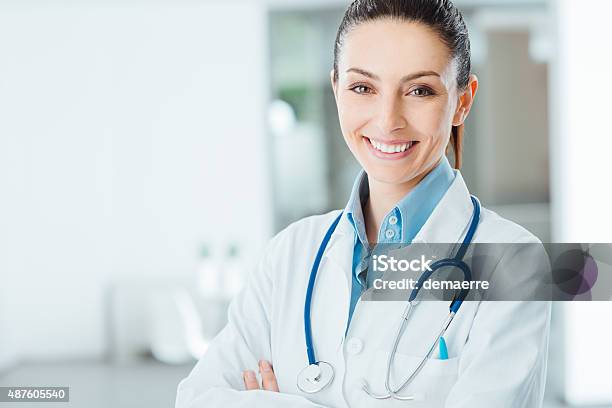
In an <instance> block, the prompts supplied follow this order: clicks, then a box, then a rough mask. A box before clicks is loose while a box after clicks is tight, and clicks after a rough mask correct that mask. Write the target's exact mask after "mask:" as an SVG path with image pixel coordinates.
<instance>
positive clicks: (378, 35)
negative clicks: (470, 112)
mask: <svg viewBox="0 0 612 408" xmlns="http://www.w3.org/2000/svg"><path fill="white" fill-rule="evenodd" d="M450 62H451V61H450V51H449V49H448V47H447V46H446V45H445V44H444V42H443V41H442V39H441V38H440V36H439V35H438V34H437V33H436V32H435V31H433V30H432V29H431V28H429V27H428V26H426V25H424V24H422V23H417V22H411V21H398V20H392V19H379V20H374V21H369V22H366V23H361V24H359V25H357V26H355V27H353V28H351V29H350V30H349V31H348V33H347V34H346V36H345V37H344V42H343V45H342V50H341V52H340V55H339V60H338V70H339V71H340V73H342V72H344V71H345V70H346V69H348V68H350V67H359V68H362V69H365V70H367V71H370V72H372V73H375V74H376V75H378V76H380V77H381V78H385V77H386V78H396V77H397V78H400V77H402V76H404V75H406V74H410V73H412V72H417V71H436V72H438V73H440V75H442V76H448V75H449V74H451V71H452V69H453V67H452V65H454V64H451V63H450Z"/></svg>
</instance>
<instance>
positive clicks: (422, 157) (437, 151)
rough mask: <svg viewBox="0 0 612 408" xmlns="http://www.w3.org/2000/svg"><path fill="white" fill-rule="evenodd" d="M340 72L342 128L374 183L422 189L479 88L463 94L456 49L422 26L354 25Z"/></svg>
mask: <svg viewBox="0 0 612 408" xmlns="http://www.w3.org/2000/svg"><path fill="white" fill-rule="evenodd" d="M337 66H338V79H337V81H335V80H334V75H333V71H332V86H333V88H334V95H335V97H336V104H337V107H338V117H339V120H340V127H341V129H342V134H343V136H344V139H345V141H346V143H347V145H348V147H349V149H350V150H351V152H352V153H353V155H354V156H355V158H356V159H357V161H359V163H360V164H361V165H362V167H363V168H364V169H365V170H366V172H367V174H368V177H369V179H370V180H371V181H377V182H382V183H390V184H400V183H403V184H405V183H411V184H416V183H418V181H420V179H421V178H422V177H424V176H425V175H426V174H427V173H428V172H429V171H430V170H431V169H432V168H433V167H434V166H435V165H436V164H437V163H438V162H439V160H440V158H441V157H442V155H443V154H444V153H445V150H446V146H447V144H448V141H449V138H450V134H451V129H452V126H453V125H455V126H458V125H460V124H462V123H463V120H465V117H466V116H467V113H468V112H469V108H470V106H471V102H472V97H473V93H474V92H475V89H476V87H475V86H473V91H474V92H472V93H471V94H470V93H469V92H459V91H458V89H457V80H456V78H457V68H456V64H455V63H454V61H453V60H452V58H451V55H450V50H449V49H448V47H447V46H446V45H445V44H444V43H443V42H442V40H441V39H440V37H439V36H438V34H437V33H435V32H434V31H432V30H431V29H430V28H428V27H427V26H425V25H423V24H421V23H416V22H406V21H396V20H390V19H379V20H375V21H371V22H367V23H362V24H359V25H358V26H356V27H353V28H352V29H351V30H350V31H349V32H348V33H347V35H346V36H345V37H344V41H343V46H342V51H341V53H340V55H339V58H338V65H337ZM474 81H475V77H473V78H471V81H470V86H468V88H471V87H472V83H473V82H474ZM465 94H467V96H466V95H465Z"/></svg>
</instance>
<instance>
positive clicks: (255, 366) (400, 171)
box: [176, 0, 550, 408]
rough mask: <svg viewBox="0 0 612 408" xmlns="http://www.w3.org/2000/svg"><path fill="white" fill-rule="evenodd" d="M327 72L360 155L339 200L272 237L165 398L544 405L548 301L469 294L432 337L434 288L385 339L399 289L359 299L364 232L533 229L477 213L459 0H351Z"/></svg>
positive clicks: (367, 243) (511, 238)
mask: <svg viewBox="0 0 612 408" xmlns="http://www.w3.org/2000/svg"><path fill="white" fill-rule="evenodd" d="M331 83H332V87H333V91H334V95H335V99H336V104H337V107H338V116H339V120H340V125H341V129H342V134H343V136H344V139H345V141H346V144H347V146H348V148H349V149H350V150H351V152H352V153H353V155H354V156H355V158H356V159H357V160H358V161H359V163H360V164H361V166H362V167H363V171H362V172H361V173H360V174H359V175H358V177H357V179H356V180H355V183H354V187H353V191H352V194H351V196H350V198H349V200H348V203H347V205H346V208H345V209H344V210H343V211H333V212H331V213H329V214H324V215H318V216H313V217H308V218H305V219H303V220H300V221H298V222H296V223H294V224H292V225H290V226H289V227H287V228H286V229H285V230H284V231H282V232H280V233H279V234H278V235H277V236H276V237H274V238H273V239H272V240H271V241H270V243H269V244H268V245H267V248H266V250H265V252H264V254H263V257H262V259H261V261H260V263H259V265H258V267H257V269H256V270H255V271H254V272H253V273H252V274H251V275H250V277H249V281H248V284H247V286H246V287H245V289H244V290H243V291H242V293H241V294H240V295H239V296H238V297H237V298H236V299H234V300H233V302H232V303H231V305H230V308H229V312H228V324H227V326H226V327H225V328H224V329H223V330H222V331H221V332H220V333H219V335H218V336H217V337H216V338H215V339H214V340H213V342H212V343H211V345H210V347H209V349H208V351H207V353H206V354H205V355H204V357H203V358H202V359H201V360H200V361H199V362H198V363H197V364H196V366H195V368H194V369H193V371H192V372H191V373H190V375H189V376H188V377H187V378H185V379H184V380H183V381H181V383H180V384H179V387H178V394H177V398H176V407H177V408H187V407H192V408H204V407H227V408H230V407H259V406H261V407H304V408H312V407H347V406H350V407H391V406H401V407H429V408H433V407H456V408H459V407H465V408H467V407H470V408H476V407H483V408H484V407H487V408H490V407H496V408H499V407H528V408H533V407H539V406H541V404H542V398H543V393H544V383H545V373H546V355H547V347H548V328H549V321H550V302H518V301H511V302H478V301H466V302H464V303H463V305H461V308H460V310H459V311H458V312H457V314H456V317H455V318H454V320H453V321H452V323H451V324H450V325H449V326H448V329H447V330H446V332H445V333H444V337H443V338H444V341H445V345H446V347H445V350H444V352H442V351H441V348H439V347H437V346H438V345H439V344H440V340H438V335H439V334H440V333H439V332H440V325H441V324H442V322H444V321H445V319H446V318H447V316H448V315H449V305H448V303H447V302H437V301H429V302H420V304H419V305H418V306H416V307H415V310H414V312H413V313H412V314H411V316H410V319H409V320H407V323H406V326H405V330H404V331H403V333H402V335H401V336H400V337H399V341H397V342H396V341H395V339H396V338H397V337H396V334H397V327H398V322H399V321H401V320H402V316H403V313H404V310H405V302H395V301H385V302H375V301H363V299H360V295H361V293H362V292H363V291H365V290H367V289H368V288H370V287H371V285H372V278H371V276H370V275H371V274H370V273H368V271H367V270H364V268H363V264H364V263H363V260H364V259H365V257H366V256H367V254H369V253H370V252H371V250H372V247H373V246H374V244H375V243H389V242H390V243H411V242H412V243H415V242H425V243H429V242H441V243H448V242H462V241H463V240H464V239H465V236H466V234H467V233H466V230H469V227H470V226H471V224H475V227H476V229H475V231H473V232H474V234H473V237H472V239H471V242H508V243H514V242H531V243H538V242H539V241H538V240H537V238H535V237H534V236H533V235H532V234H530V233H529V232H528V231H527V230H525V229H524V228H522V227H520V226H518V225H516V224H514V223H512V222H510V221H508V220H505V219H503V218H501V217H500V216H499V215H497V214H496V213H494V212H492V211H489V210H487V209H485V208H482V209H481V210H480V214H479V216H477V214H476V207H477V206H479V204H478V203H477V201H476V200H472V199H471V196H470V194H469V191H468V189H467V187H466V185H465V183H464V181H463V178H462V176H461V173H460V172H459V170H458V168H459V167H460V163H461V145H462V134H463V123H464V121H465V119H466V117H467V116H468V113H469V112H470V108H471V106H472V103H473V101H474V96H475V94H476V90H477V89H478V80H477V78H476V77H475V76H474V75H472V74H471V73H470V45H469V38H468V33H467V29H466V26H465V23H464V21H463V18H462V16H461V13H460V12H459V11H458V10H457V8H456V7H455V6H454V5H453V4H452V3H451V1H450V0H356V1H354V2H353V3H352V4H351V5H350V6H349V7H348V9H347V10H346V13H345V15H344V18H343V20H342V22H341V25H340V27H339V30H338V35H337V39H336V43H335V47H334V65H333V70H332V71H331ZM447 146H452V147H453V149H454V167H455V169H453V168H451V167H450V164H449V162H448V160H447V159H446V156H445V152H446V150H447ZM517 165H520V163H519V160H517ZM475 217H476V218H475ZM474 219H476V222H475V223H474ZM326 235H328V236H327V237H326ZM323 240H326V241H327V242H325V243H324V245H322V241H323ZM318 252H321V254H320V255H321V256H320V257H317V254H318ZM510 255H511V256H510ZM510 255H509V256H506V257H505V258H506V259H515V260H516V268H507V269H506V270H505V273H508V270H516V271H521V272H517V273H522V274H525V273H528V272H524V270H525V268H527V267H528V265H521V264H520V259H521V254H510ZM316 258H318V266H317V267H316V268H313V262H315V259H316ZM523 259H524V258H523ZM313 269H316V272H317V274H316V275H315V277H316V279H315V280H314V285H313V286H312V287H311V285H309V282H310V280H311V277H312V270H313ZM522 276H523V275H522ZM311 283H312V282H311ZM307 292H308V293H309V295H310V299H309V302H308V303H305V298H306V293H307ZM307 314H308V315H309V316H306V315H307ZM307 326H308V327H307ZM305 338H307V339H309V340H307V341H309V342H310V344H308V346H309V347H308V352H307V347H306V344H305ZM432 342H434V345H435V346H436V347H432ZM430 351H431V352H430ZM442 354H444V355H442ZM390 355H392V359H391V360H392V361H391V364H390V365H389V356H390ZM313 363H314V364H313ZM413 374H414V375H413ZM406 380H408V381H406Z"/></svg>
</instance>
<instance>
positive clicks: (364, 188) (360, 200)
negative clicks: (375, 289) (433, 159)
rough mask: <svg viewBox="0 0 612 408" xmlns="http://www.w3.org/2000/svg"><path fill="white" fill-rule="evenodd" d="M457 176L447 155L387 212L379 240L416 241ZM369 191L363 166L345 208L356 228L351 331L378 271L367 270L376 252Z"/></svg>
mask: <svg viewBox="0 0 612 408" xmlns="http://www.w3.org/2000/svg"><path fill="white" fill-rule="evenodd" d="M454 179H455V172H454V171H453V169H452V167H451V166H450V163H449V162H448V159H447V158H446V156H443V157H442V159H441V160H440V163H438V165H437V166H436V167H435V168H434V169H433V170H432V171H431V172H429V174H427V176H425V177H424V178H423V179H422V180H421V182H420V183H419V184H417V185H416V187H415V188H413V189H412V190H411V191H410V192H409V193H408V194H406V195H405V196H404V197H403V198H402V199H401V200H400V201H399V202H398V203H397V205H396V206H395V207H394V208H393V209H392V210H391V211H389V213H388V214H387V215H386V216H385V218H384V219H383V222H382V224H381V225H380V230H379V231H378V242H377V243H384V244H394V243H404V244H407V243H410V242H412V240H413V239H414V237H415V236H416V234H417V233H418V232H419V230H420V229H421V227H422V226H423V225H424V224H425V222H426V221H427V219H428V218H429V216H430V215H431V213H432V211H433V210H434V208H436V205H438V202H439V201H440V199H441V198H442V196H444V193H446V190H448V188H449V187H450V185H451V184H452V182H453V180H454ZM368 194H369V187H368V176H367V174H366V173H365V171H364V170H361V171H360V172H359V175H358V176H357V178H356V179H355V183H354V184H353V190H352V192H351V196H350V198H349V201H348V203H347V205H346V208H345V210H344V212H345V214H346V216H347V217H348V220H349V221H350V223H351V225H353V228H354V229H355V245H354V250H353V273H352V276H353V279H352V288H351V304H350V307H349V315H348V321H347V324H346V330H347V331H348V327H349V324H350V322H351V317H352V316H353V311H354V310H355V305H356V304H357V300H359V297H360V296H361V293H362V291H364V290H367V289H368V288H370V287H371V286H372V281H373V278H374V274H371V273H370V274H368V273H366V271H365V269H366V267H367V265H368V262H369V256H370V254H371V252H372V251H371V249H370V245H369V243H368V237H367V235H366V229H365V223H364V217H363V206H364V204H365V202H366V200H367V198H368Z"/></svg>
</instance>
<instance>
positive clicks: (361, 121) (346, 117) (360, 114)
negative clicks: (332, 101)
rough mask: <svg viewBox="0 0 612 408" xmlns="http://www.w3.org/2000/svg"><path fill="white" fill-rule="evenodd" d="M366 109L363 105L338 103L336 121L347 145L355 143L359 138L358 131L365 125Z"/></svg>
mask: <svg viewBox="0 0 612 408" xmlns="http://www.w3.org/2000/svg"><path fill="white" fill-rule="evenodd" d="M368 115H369V112H368V107H367V106H364V105H363V104H355V103H353V104H349V103H347V102H346V101H339V103H338V119H339V121H340V128H341V129H342V134H343V135H344V138H345V139H347V143H349V144H351V143H355V140H356V139H357V137H359V138H360V137H361V136H360V133H361V132H360V130H361V129H363V127H364V126H365V125H366V124H367V118H368V117H369V116H368Z"/></svg>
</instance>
